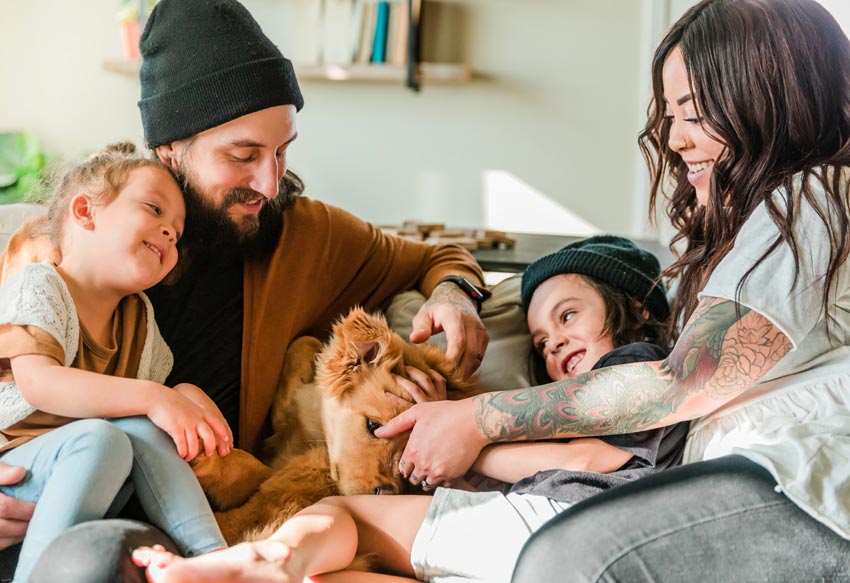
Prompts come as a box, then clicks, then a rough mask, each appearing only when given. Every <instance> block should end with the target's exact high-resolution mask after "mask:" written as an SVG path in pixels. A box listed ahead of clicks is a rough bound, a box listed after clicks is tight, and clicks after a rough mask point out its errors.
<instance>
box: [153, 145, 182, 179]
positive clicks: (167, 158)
mask: <svg viewBox="0 0 850 583" xmlns="http://www.w3.org/2000/svg"><path fill="white" fill-rule="evenodd" d="M154 151H155V152H156V156H157V158H159V161H160V162H162V163H163V164H165V165H166V166H168V167H169V168H170V169H171V171H172V172H174V171H176V170H177V142H171V143H170V144H163V145H161V146H157V147H156V148H154Z"/></svg>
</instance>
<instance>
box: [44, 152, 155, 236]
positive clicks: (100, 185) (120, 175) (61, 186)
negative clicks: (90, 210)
mask: <svg viewBox="0 0 850 583" xmlns="http://www.w3.org/2000/svg"><path fill="white" fill-rule="evenodd" d="M138 168H161V169H163V170H166V171H168V168H167V167H166V166H165V165H164V164H162V163H161V162H160V161H159V160H154V159H150V158H145V157H144V156H142V155H141V154H140V153H138V152H137V151H136V146H135V145H134V144H133V143H132V142H117V143H114V144H109V145H108V146H106V147H105V148H104V149H103V150H101V151H99V152H96V153H94V154H92V155H91V156H89V157H88V159H87V160H86V161H85V162H83V163H81V164H79V165H77V166H75V167H73V168H71V169H70V170H68V171H66V172H63V173H61V175H58V176H55V177H54V178H53V179H49V180H48V181H49V182H50V183H52V186H48V187H47V190H48V191H49V192H50V195H49V197H48V198H47V201H46V202H47V205H48V206H47V216H46V217H45V219H44V220H43V221H40V222H39V223H38V224H37V225H34V229H33V231H35V233H42V234H46V235H48V236H49V237H50V241H51V243H53V246H54V247H55V248H56V249H59V250H60V251H61V243H62V234H63V231H64V228H65V221H66V219H67V217H68V205H69V203H70V201H71V199H72V198H74V196H76V195H77V194H80V193H81V192H85V193H86V194H87V195H88V196H89V198H90V200H91V202H92V204H95V205H97V206H107V205H109V204H110V203H111V202H112V201H114V200H115V198H116V197H117V196H118V193H119V192H121V189H122V188H124V186H125V185H126V184H127V180H128V178H129V176H130V173H131V172H132V171H133V170H136V169H138Z"/></svg>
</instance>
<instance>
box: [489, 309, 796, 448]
mask: <svg viewBox="0 0 850 583" xmlns="http://www.w3.org/2000/svg"><path fill="white" fill-rule="evenodd" d="M790 350H791V343H790V341H789V340H788V338H787V337H786V336H785V335H784V334H783V333H782V332H781V331H780V330H779V329H778V328H777V327H776V326H774V325H773V323H772V322H771V321H770V320H768V319H767V318H765V317H764V316H762V315H761V314H759V313H757V312H753V311H751V310H749V309H748V308H746V307H743V306H741V305H740V304H736V303H735V302H730V301H728V300H720V299H715V298H706V299H705V300H703V301H702V302H701V303H700V305H699V307H698V308H697V310H696V311H695V312H694V314H693V315H692V316H691V319H690V320H689V321H688V324H687V326H686V327H685V330H684V332H683V333H682V335H681V337H680V338H679V341H678V342H677V343H676V346H675V347H674V348H673V351H672V352H671V354H670V356H669V357H668V358H667V359H666V360H664V361H660V362H640V363H634V364H624V365H619V366H613V367H610V368H605V369H600V370H595V371H590V372H588V373H584V374H582V375H579V376H577V377H575V378H572V379H563V380H561V381H557V382H554V383H550V384H548V385H543V386H541V387H531V388H528V389H520V390H516V391H501V392H495V393H485V394H483V395H480V396H478V397H476V411H475V416H476V423H477V424H478V427H479V429H480V430H481V431H482V433H484V435H486V436H487V437H488V438H490V439H491V440H492V441H516V440H522V439H546V438H557V437H576V436H582V435H611V434H619V433H633V432H636V431H643V430H646V429H651V428H653V427H660V426H664V425H670V424H672V423H675V422H678V421H684V420H687V419H692V418H695V417H700V416H703V415H706V414H708V413H710V412H711V411H713V410H715V409H717V408H718V407H720V406H721V405H722V404H723V403H726V402H727V401H729V400H731V399H732V398H734V397H735V396H737V395H739V394H741V393H743V392H744V391H745V390H747V389H748V388H750V387H752V386H753V385H754V384H755V383H756V382H757V381H758V380H759V379H760V378H761V377H762V376H764V374H765V373H766V372H767V371H769V370H770V369H771V368H772V367H773V366H774V365H775V364H776V363H777V362H778V361H779V360H781V359H782V357H783V356H785V355H786V354H787V353H788V352H789V351H790Z"/></svg>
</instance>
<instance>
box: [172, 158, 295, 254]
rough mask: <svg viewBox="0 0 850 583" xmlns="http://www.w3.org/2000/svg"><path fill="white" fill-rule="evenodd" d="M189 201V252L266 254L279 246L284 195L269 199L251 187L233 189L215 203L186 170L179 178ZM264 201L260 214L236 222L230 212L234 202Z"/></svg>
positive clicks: (186, 233) (184, 243)
mask: <svg viewBox="0 0 850 583" xmlns="http://www.w3.org/2000/svg"><path fill="white" fill-rule="evenodd" d="M177 179H178V181H179V182H180V186H181V188H182V189H183V197H184V199H185V201H186V227H185V229H184V234H183V237H182V238H181V239H180V243H181V246H182V247H183V248H184V249H185V250H186V251H187V252H188V254H189V255H198V254H206V253H221V252H227V251H232V250H234V249H240V250H241V251H242V254H243V256H245V257H266V256H268V255H271V253H272V252H273V251H274V249H275V247H276V246H277V243H278V240H279V239H280V234H281V231H282V229H283V209H282V208H281V205H280V203H279V201H280V200H281V197H278V198H275V199H266V198H265V197H264V196H263V195H261V194H260V193H258V192H256V191H254V190H251V189H249V188H234V189H232V190H231V191H230V192H228V193H227V195H226V196H225V198H224V202H223V203H222V204H221V206H218V207H216V206H213V205H212V204H211V203H210V202H209V201H208V200H207V199H206V198H205V197H204V195H203V194H202V193H201V191H200V189H199V188H198V187H196V186H195V185H194V184H193V183H192V180H191V179H190V178H189V176H187V174H185V173H180V174H179V175H178V177H177ZM258 198H260V199H263V200H265V202H264V203H263V206H262V208H261V209H260V212H259V213H258V214H257V215H245V216H243V217H241V218H240V219H239V222H238V223H237V222H235V221H234V219H233V218H231V216H230V215H229V214H228V212H227V211H228V209H229V208H230V207H231V206H233V205H234V204H237V203H240V202H248V201H252V200H257V199H258Z"/></svg>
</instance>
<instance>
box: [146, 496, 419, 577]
mask: <svg viewBox="0 0 850 583" xmlns="http://www.w3.org/2000/svg"><path fill="white" fill-rule="evenodd" d="M430 504H431V498H430V497H426V496H346V497H335V498H327V499H325V500H323V501H322V502H319V503H318V504H315V505H313V506H311V507H309V508H306V509H304V510H302V511H301V512H299V513H298V514H296V515H295V516H293V517H292V518H291V519H290V520H289V521H287V522H286V523H284V524H283V526H281V527H280V529H278V530H277V532H275V533H274V534H273V535H272V536H271V537H269V538H268V539H266V540H264V541H258V542H254V543H244V544H241V545H237V546H235V547H231V548H230V549H226V550H223V551H219V552H215V553H211V554H208V555H204V556H201V557H196V558H193V559H181V558H179V557H176V556H174V555H171V554H170V553H164V552H161V551H154V550H150V549H146V550H140V551H137V552H136V553H134V555H133V560H134V562H135V563H136V564H137V565H139V566H144V567H149V568H148V578H149V579H150V580H151V581H154V582H156V583H167V582H170V581H182V582H186V583H192V582H203V581H216V580H227V581H234V582H239V581H245V582H247V581H251V582H261V581H262V582H265V581H269V582H278V583H290V582H292V583H301V581H302V579H303V578H304V577H306V576H308V575H315V574H321V573H330V572H333V571H339V570H340V569H344V568H346V567H347V566H348V565H349V564H350V563H351V561H352V560H353V559H354V556H355V554H356V553H361V554H367V553H374V554H375V556H376V561H377V563H378V565H379V566H380V567H381V569H382V570H388V571H391V572H393V573H398V574H401V575H409V576H412V575H413V570H412V567H411V565H410V549H411V547H412V546H413V540H414V538H415V536H416V533H417V531H418V530H419V527H420V526H421V524H422V521H423V520H424V518H425V514H426V513H427V511H428V507H429V506H430ZM347 575H348V574H346V576H347ZM351 575H352V576H354V577H362V575H360V574H356V573H352V574H351ZM335 577H336V578H335V579H328V580H327V581H328V583H331V582H332V581H333V582H334V583H340V582H342V581H346V580H348V579H342V578H340V577H343V573H339V574H337V575H336V576H335ZM351 580H352V581H357V580H358V579H356V578H355V579H351ZM372 580H374V579H372ZM389 581H392V580H391V579H390V580H389Z"/></svg>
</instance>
